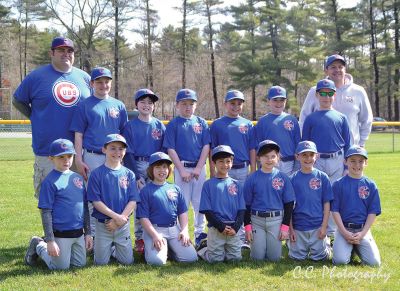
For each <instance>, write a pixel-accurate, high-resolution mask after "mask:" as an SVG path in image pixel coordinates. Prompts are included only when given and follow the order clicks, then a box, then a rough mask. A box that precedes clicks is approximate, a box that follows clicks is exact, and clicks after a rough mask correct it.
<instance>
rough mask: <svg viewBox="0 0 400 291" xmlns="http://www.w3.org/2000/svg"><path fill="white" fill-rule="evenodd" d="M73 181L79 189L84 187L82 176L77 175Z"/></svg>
mask: <svg viewBox="0 0 400 291" xmlns="http://www.w3.org/2000/svg"><path fill="white" fill-rule="evenodd" d="M72 181H73V182H74V185H75V186H76V187H78V188H79V189H83V181H82V179H81V178H79V177H75V178H74V179H73V180H72Z"/></svg>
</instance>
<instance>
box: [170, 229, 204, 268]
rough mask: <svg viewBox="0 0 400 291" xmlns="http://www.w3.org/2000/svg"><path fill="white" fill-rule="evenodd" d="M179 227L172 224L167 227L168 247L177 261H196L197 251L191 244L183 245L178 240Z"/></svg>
mask: <svg viewBox="0 0 400 291" xmlns="http://www.w3.org/2000/svg"><path fill="white" fill-rule="evenodd" d="M179 232H180V229H179V227H178V226H173V227H169V228H168V238H166V239H167V243H168V247H169V248H170V249H171V251H172V252H173V253H174V258H175V259H176V261H178V262H186V263H190V262H195V261H197V253H196V250H195V249H194V247H193V245H192V244H190V245H189V246H183V245H182V243H181V242H180V241H179V240H178V236H179Z"/></svg>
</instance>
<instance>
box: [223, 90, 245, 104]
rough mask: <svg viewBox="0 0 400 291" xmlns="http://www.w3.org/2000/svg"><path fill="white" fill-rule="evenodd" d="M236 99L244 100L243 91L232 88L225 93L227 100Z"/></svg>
mask: <svg viewBox="0 0 400 291" xmlns="http://www.w3.org/2000/svg"><path fill="white" fill-rule="evenodd" d="M234 99H239V100H242V101H243V102H244V95H243V93H242V92H240V91H238V90H231V91H228V92H227V93H226V95H225V102H228V101H231V100H234Z"/></svg>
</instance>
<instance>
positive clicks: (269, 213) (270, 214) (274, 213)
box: [251, 210, 282, 217]
mask: <svg viewBox="0 0 400 291" xmlns="http://www.w3.org/2000/svg"><path fill="white" fill-rule="evenodd" d="M251 214H253V215H255V216H259V217H275V216H281V215H282V211H280V210H277V211H258V210H252V211H251Z"/></svg>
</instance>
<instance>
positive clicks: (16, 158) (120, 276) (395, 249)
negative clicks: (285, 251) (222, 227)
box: [0, 134, 400, 290]
mask: <svg viewBox="0 0 400 291" xmlns="http://www.w3.org/2000/svg"><path fill="white" fill-rule="evenodd" d="M388 138H389V137H388V136H387V135H386V134H383V135H382V134H378V135H375V134H374V135H373V136H372V137H371V141H370V142H369V144H367V148H368V149H369V150H370V153H371V154H370V159H369V166H368V168H367V175H368V176H370V177H371V178H373V179H374V180H375V181H376V182H377V184H378V186H379V189H380V195H381V203H382V215H380V216H379V217H378V218H377V221H376V223H375V224H374V226H373V234H374V237H375V240H376V241H377V244H378V247H379V249H380V252H381V256H382V266H381V267H380V268H370V267H365V266H362V265H360V263H359V261H357V262H355V263H353V264H351V265H349V266H342V267H334V266H333V265H332V264H331V263H330V262H325V263H313V262H310V261H307V262H301V263H299V262H295V261H292V260H289V259H287V258H284V259H283V260H282V261H281V262H280V263H277V264H272V263H267V262H253V261H251V260H250V259H249V254H248V252H245V253H244V258H243V261H242V262H240V263H219V264H214V265H210V264H207V263H204V262H198V263H195V264H191V265H185V264H178V263H173V262H169V263H168V264H167V266H165V267H150V266H147V265H146V264H145V263H144V260H143V258H142V257H139V256H136V257H135V264H134V265H132V266H127V267H126V266H119V265H118V264H115V263H113V264H111V265H109V266H103V267H96V266H93V264H92V260H89V263H88V266H87V267H86V268H83V269H72V270H69V271H49V270H48V269H47V268H46V266H45V265H44V264H43V263H40V264H39V266H38V267H36V268H31V267H28V266H26V265H24V262H23V257H24V254H25V250H26V247H27V243H28V241H29V239H30V237H31V236H32V235H37V234H41V233H42V227H41V222H40V217H39V212H38V210H37V201H36V200H35V199H34V198H33V195H32V188H33V187H32V174H33V168H32V164H33V160H32V154H31V149H30V147H29V144H30V141H29V140H26V139H0V167H1V169H2V171H1V172H2V173H1V180H0V290H35V289H44V290H50V289H52V290H53V289H56V290H71V289H72V290H76V289H85V290H112V289H116V290H120V289H130V290H142V289H143V290H164V289H173V290H182V289H184V290H186V289H188V290H191V289H194V290H227V289H231V290H240V289H247V290H261V289H285V290H286V289H295V288H296V289H306V288H307V289H310V290H315V289H356V290H365V289H368V290H399V288H400V271H399V269H400V266H399V261H400V253H399V249H400V235H399V232H398V229H399V227H398V225H397V223H398V222H399V220H400V213H399V209H400V196H399V193H400V183H399V180H398V175H399V173H400V152H399V150H400V149H399V148H397V152H395V153H378V152H382V151H383V150H382V147H383V145H384V143H385V142H387V141H388ZM390 140H391V137H390ZM372 144H373V146H370V145H372Z"/></svg>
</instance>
